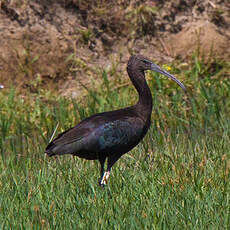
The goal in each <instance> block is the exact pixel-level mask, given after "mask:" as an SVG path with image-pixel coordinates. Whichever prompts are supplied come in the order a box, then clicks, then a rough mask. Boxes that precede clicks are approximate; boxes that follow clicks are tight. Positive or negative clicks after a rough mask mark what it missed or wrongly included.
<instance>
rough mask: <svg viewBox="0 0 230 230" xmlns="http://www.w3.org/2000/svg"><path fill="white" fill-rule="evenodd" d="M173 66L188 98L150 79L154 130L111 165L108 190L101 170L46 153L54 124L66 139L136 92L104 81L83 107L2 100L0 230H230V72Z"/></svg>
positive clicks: (41, 99)
mask: <svg viewBox="0 0 230 230" xmlns="http://www.w3.org/2000/svg"><path fill="white" fill-rule="evenodd" d="M176 66H177V65H172V66H170V67H169V68H170V69H171V72H172V73H174V74H176V75H177V76H178V78H180V79H182V81H183V83H184V84H185V85H186V86H187V88H188V94H187V95H186V94H184V93H183V92H182V90H181V89H180V88H179V87H178V86H177V85H176V84H175V83H173V82H171V81H169V80H168V79H166V78H164V77H159V75H157V74H155V73H148V74H147V78H148V83H149V86H150V88H151V90H152V92H153V101H154V111H153V114H152V127H151V129H150V130H149V132H148V134H147V136H146V137H145V139H144V141H143V142H142V143H141V144H139V145H138V146H137V147H136V148H135V149H133V150H132V151H131V152H130V153H129V154H126V155H124V156H123V157H122V158H121V159H120V160H119V161H118V162H117V163H116V164H115V165H114V167H113V171H112V175H111V178H110V181H109V185H108V186H107V187H106V188H105V189H101V188H100V187H99V186H98V183H97V181H98V178H99V164H98V163H97V162H95V161H86V160H82V159H79V158H74V157H72V156H63V157H56V158H48V157H46V156H45V155H44V153H43V152H44V149H45V147H46V145H47V142H48V140H49V139H50V137H51V135H52V132H53V130H54V129H55V127H56V125H57V123H59V127H58V132H61V131H63V130H65V129H67V128H69V127H71V126H73V125H75V124H76V123H77V122H79V121H80V120H81V119H83V118H84V117H86V116H89V115H91V114H93V113H96V112H101V111H108V110H111V109H116V108H121V107H125V106H128V105H131V104H133V103H135V101H136V100H137V95H136V92H135V91H134V89H133V87H131V85H130V86H126V87H117V88H116V85H117V84H118V83H120V84H121V85H122V83H121V81H122V79H119V77H118V79H115V80H112V79H108V78H109V75H108V74H107V73H106V72H104V73H103V74H102V85H101V88H100V89H98V90H94V89H87V90H88V96H85V97H84V98H82V99H79V100H71V99H65V98H62V97H58V96H56V95H53V94H51V93H49V92H44V91H42V90H40V91H38V93H37V94H31V95H26V96H25V95H24V96H22V95H20V94H19V93H17V92H16V91H15V90H13V89H12V90H10V91H6V90H1V91H0V155H1V158H0V191H1V192H0V229H71V228H73V229H229V228H230V195H229V194H230V175H229V171H230V146H229V141H230V118H229V114H230V84H229V80H228V79H227V78H226V77H225V76H226V75H227V74H226V70H225V68H224V66H227V67H229V64H228V63H225V64H223V63H221V62H219V63H218V62H216V63H215V66H214V67H213V65H211V64H210V65H207V64H206V65H205V64H204V62H202V60H200V59H197V58H194V60H193V61H192V62H191V65H190V68H188V69H187V70H183V71H182V70H180V69H177V68H176ZM114 82H115V83H114Z"/></svg>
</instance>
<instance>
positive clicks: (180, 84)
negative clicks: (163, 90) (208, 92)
mask: <svg viewBox="0 0 230 230" xmlns="http://www.w3.org/2000/svg"><path fill="white" fill-rule="evenodd" d="M150 68H151V70H153V71H156V72H158V73H161V74H164V75H165V76H167V77H168V78H171V79H172V80H173V81H175V82H176V83H177V84H178V85H179V86H180V87H181V88H182V89H183V90H184V91H186V88H185V86H184V85H183V84H182V83H181V82H180V81H179V80H178V79H177V78H175V77H174V76H173V75H172V74H170V73H168V72H167V71H166V70H163V69H161V68H160V66H158V65H156V64H154V63H152V62H151V67H150Z"/></svg>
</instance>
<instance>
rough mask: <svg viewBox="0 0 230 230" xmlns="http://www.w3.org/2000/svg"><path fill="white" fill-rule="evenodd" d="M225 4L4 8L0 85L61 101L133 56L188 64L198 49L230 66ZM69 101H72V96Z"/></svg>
mask: <svg viewBox="0 0 230 230" xmlns="http://www.w3.org/2000/svg"><path fill="white" fill-rule="evenodd" d="M229 44H230V3H229V1H228V0H204V1H201V0H200V1H193V0H176V1H175V0H174V1H164V0H152V1H151V0H149V1H143V0H142V1H141V0H139V1H138V0H120V1H115V0H112V1H95V0H85V1H77V0H59V1H58V0H56V1H55V0H49V1H48V0H33V1H32V0H1V1H0V84H3V85H5V86H6V87H9V86H10V85H11V84H14V85H15V86H19V87H21V88H24V89H26V90H30V91H36V85H37V84H40V85H42V87H45V88H48V87H52V88H53V87H54V88H57V89H59V90H60V91H61V92H62V93H64V94H67V95H68V94H69V93H71V92H72V91H73V89H74V91H76V90H75V89H76V88H77V89H78V88H79V87H80V85H81V83H82V82H83V83H84V84H87V82H88V81H89V80H88V79H89V78H90V77H95V76H97V74H98V73H99V72H100V69H102V68H106V69H111V68H113V65H114V63H118V62H119V63H121V65H119V66H118V67H117V69H116V70H117V71H121V72H124V71H125V66H124V65H125V63H126V62H127V59H128V58H129V56H130V54H133V53H142V54H144V55H146V56H148V57H149V58H151V59H155V60H156V61H159V62H170V61H172V60H173V59H175V58H180V59H182V60H186V59H187V58H188V57H189V56H190V55H191V54H192V53H193V52H194V51H195V50H196V49H197V48H198V47H199V49H200V51H201V52H203V53H204V54H205V55H208V54H209V53H210V52H212V55H213V57H220V58H224V59H225V60H230V45H229ZM74 96H77V95H76V94H75V95H74Z"/></svg>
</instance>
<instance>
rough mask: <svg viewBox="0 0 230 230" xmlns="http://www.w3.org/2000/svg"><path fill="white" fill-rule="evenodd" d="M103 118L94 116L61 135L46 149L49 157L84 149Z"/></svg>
mask: <svg viewBox="0 0 230 230" xmlns="http://www.w3.org/2000/svg"><path fill="white" fill-rule="evenodd" d="M101 122H102V118H101V116H100V115H94V116H92V117H89V118H86V119H85V120H83V121H81V122H80V123H79V124H77V125H76V126H75V127H73V128H70V129H68V130H66V131H65V132H63V133H61V134H59V135H58V136H57V137H56V138H55V139H54V140H53V141H52V142H51V143H49V145H48V146H47V148H46V153H48V154H49V155H55V154H67V153H70V154H71V153H75V152H77V151H79V150H80V149H81V148H82V145H83V144H84V141H85V138H86V137H88V136H89V135H90V134H91V133H92V131H93V130H95V129H96V128H97V127H98V126H100V124H101Z"/></svg>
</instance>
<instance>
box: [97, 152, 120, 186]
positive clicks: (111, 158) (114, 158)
mask: <svg viewBox="0 0 230 230" xmlns="http://www.w3.org/2000/svg"><path fill="white" fill-rule="evenodd" d="M120 157H121V155H119V154H118V155H115V154H114V155H112V156H109V157H108V166H107V170H106V171H105V172H104V175H103V177H102V179H101V182H100V185H101V186H104V185H106V184H108V180H109V175H110V172H111V168H112V166H113V165H114V164H115V162H116V161H117V160H118V159H119V158H120Z"/></svg>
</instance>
